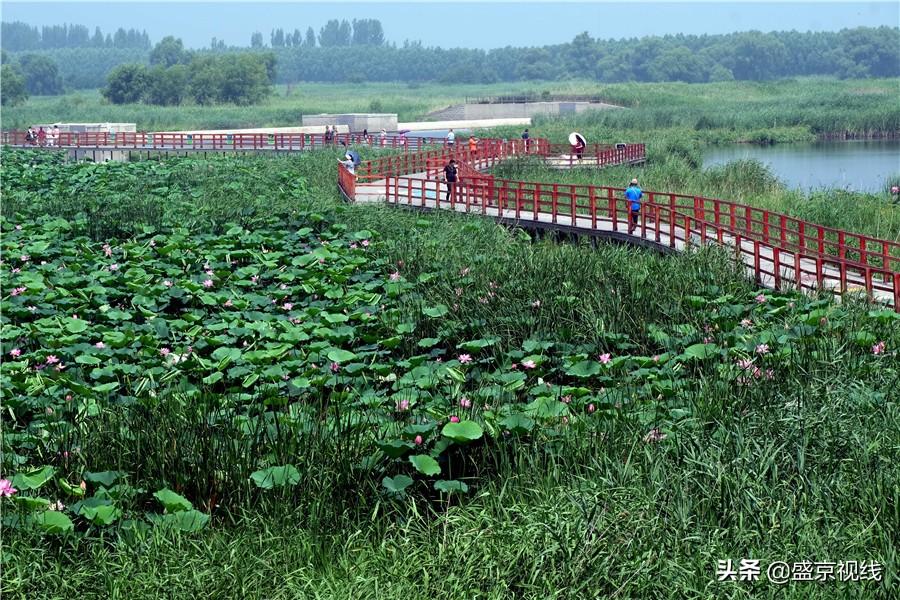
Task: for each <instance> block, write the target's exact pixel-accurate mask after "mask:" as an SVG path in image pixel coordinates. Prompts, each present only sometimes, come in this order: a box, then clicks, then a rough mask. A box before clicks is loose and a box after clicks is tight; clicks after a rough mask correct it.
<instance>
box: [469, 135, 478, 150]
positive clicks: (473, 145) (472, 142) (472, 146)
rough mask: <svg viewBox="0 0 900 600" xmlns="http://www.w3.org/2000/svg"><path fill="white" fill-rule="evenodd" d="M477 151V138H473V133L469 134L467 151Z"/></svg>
mask: <svg viewBox="0 0 900 600" xmlns="http://www.w3.org/2000/svg"><path fill="white" fill-rule="evenodd" d="M477 152H478V140H476V139H475V136H474V135H470V136H469V153H470V154H475V153H477Z"/></svg>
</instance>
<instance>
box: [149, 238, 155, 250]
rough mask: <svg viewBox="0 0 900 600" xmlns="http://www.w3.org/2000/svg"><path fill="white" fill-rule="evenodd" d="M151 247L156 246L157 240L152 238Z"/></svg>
mask: <svg viewBox="0 0 900 600" xmlns="http://www.w3.org/2000/svg"><path fill="white" fill-rule="evenodd" d="M150 247H151V248H156V240H150Z"/></svg>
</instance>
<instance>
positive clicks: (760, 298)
mask: <svg viewBox="0 0 900 600" xmlns="http://www.w3.org/2000/svg"><path fill="white" fill-rule="evenodd" d="M766 300H768V298H766V297H765V296H764V295H762V294H759V295H758V296H757V297H756V302H757V303H758V304H763V303H765V302H766Z"/></svg>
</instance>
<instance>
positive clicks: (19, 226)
mask: <svg viewBox="0 0 900 600" xmlns="http://www.w3.org/2000/svg"><path fill="white" fill-rule="evenodd" d="M894 187H896V186H894ZM21 230H22V226H21V225H16V231H21Z"/></svg>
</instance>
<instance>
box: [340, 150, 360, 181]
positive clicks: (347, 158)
mask: <svg viewBox="0 0 900 600" xmlns="http://www.w3.org/2000/svg"><path fill="white" fill-rule="evenodd" d="M338 162H339V163H341V164H342V165H344V168H345V169H347V171H349V172H350V174H351V175H353V176H354V177H356V163H355V162H353V155H352V154H350V153H349V152H348V153H347V154H345V155H344V160H340V159H339V160H338Z"/></svg>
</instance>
